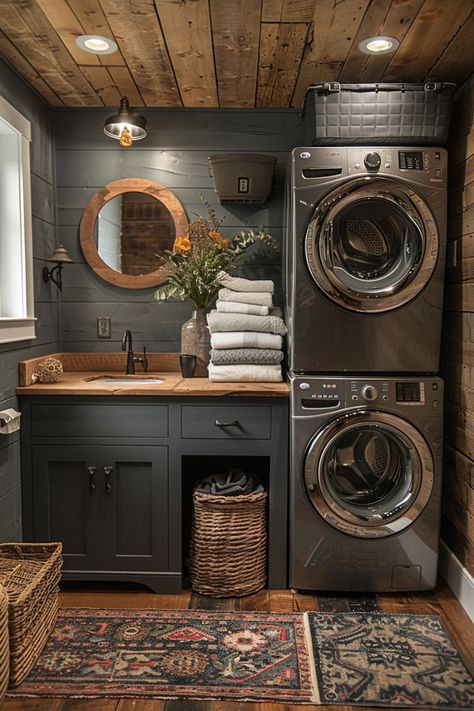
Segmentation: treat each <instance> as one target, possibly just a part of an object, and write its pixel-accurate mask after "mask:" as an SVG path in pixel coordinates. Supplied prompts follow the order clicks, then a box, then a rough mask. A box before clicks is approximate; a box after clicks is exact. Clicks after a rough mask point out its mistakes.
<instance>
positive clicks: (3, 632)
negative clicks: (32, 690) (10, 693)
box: [0, 585, 10, 704]
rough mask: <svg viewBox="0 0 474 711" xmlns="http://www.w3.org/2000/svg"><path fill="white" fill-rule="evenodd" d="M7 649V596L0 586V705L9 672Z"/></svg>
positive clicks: (8, 653)
mask: <svg viewBox="0 0 474 711" xmlns="http://www.w3.org/2000/svg"><path fill="white" fill-rule="evenodd" d="M9 660H10V651H9V647H8V595H7V591H6V590H5V588H3V587H2V586H1V585H0V704H1V703H2V701H3V699H4V698H5V693H6V690H7V686H8V675H9V670H10V664H9Z"/></svg>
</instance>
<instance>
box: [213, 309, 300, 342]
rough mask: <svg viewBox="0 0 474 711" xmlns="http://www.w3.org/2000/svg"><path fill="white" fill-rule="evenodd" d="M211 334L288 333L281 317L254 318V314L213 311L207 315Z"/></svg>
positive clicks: (282, 334) (281, 334)
mask: <svg viewBox="0 0 474 711" xmlns="http://www.w3.org/2000/svg"><path fill="white" fill-rule="evenodd" d="M207 323H208V325H209V330H210V332H211V333H216V332H217V331H261V332H264V333H279V334H280V336H284V335H285V333H286V326H285V322H284V321H283V319H282V318H280V317H279V316H254V315H253V314H225V313H224V314H223V313H219V311H211V313H210V314H207Z"/></svg>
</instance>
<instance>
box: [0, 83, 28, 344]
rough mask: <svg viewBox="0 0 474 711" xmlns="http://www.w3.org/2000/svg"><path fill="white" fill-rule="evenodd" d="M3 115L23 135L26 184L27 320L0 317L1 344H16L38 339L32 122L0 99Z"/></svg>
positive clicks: (24, 177) (23, 163)
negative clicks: (34, 272)
mask: <svg viewBox="0 0 474 711" xmlns="http://www.w3.org/2000/svg"><path fill="white" fill-rule="evenodd" d="M0 114H1V115H2V117H3V118H5V120H6V121H8V123H9V124H10V125H11V126H13V128H15V129H16V130H17V131H18V132H19V133H20V134H21V155H22V166H21V174H22V183H23V206H22V207H23V209H22V220H23V235H24V239H23V260H24V262H23V263H24V275H23V278H24V280H25V284H24V293H25V297H26V317H24V318H2V317H0V344H1V343H12V342H14V341H26V340H31V339H33V338H36V334H35V321H36V319H35V315H34V313H35V295H34V280H33V229H32V216H31V173H30V143H31V123H30V122H29V121H28V119H26V118H25V117H24V116H23V115H22V114H21V113H20V112H19V111H17V110H16V109H15V108H14V107H13V106H12V105H11V104H9V103H8V101H6V100H5V99H4V98H3V97H2V96H0Z"/></svg>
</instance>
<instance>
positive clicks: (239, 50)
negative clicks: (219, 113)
mask: <svg viewBox="0 0 474 711" xmlns="http://www.w3.org/2000/svg"><path fill="white" fill-rule="evenodd" d="M209 1H210V8H211V23H212V34H213V42H214V58H215V63H216V77H217V88H218V94H219V106H220V107H221V108H239V109H240V108H242V109H243V108H246V109H249V108H253V107H254V106H255V93H256V86H257V73H258V53H259V41H260V17H261V0H241V1H240V2H230V3H223V2H222V0H209Z"/></svg>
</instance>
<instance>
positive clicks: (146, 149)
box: [54, 109, 303, 351]
mask: <svg viewBox="0 0 474 711" xmlns="http://www.w3.org/2000/svg"><path fill="white" fill-rule="evenodd" d="M109 113H110V111H100V110H84V109H82V110H55V111H54V127H55V139H56V165H57V199H58V223H59V241H60V242H62V243H63V244H64V245H65V246H66V248H67V249H68V251H69V253H70V254H71V256H72V257H73V258H74V259H75V260H76V264H74V265H72V266H70V267H66V268H65V270H64V282H65V285H64V291H63V295H62V307H61V317H62V331H61V332H62V347H63V349H64V350H70V351H97V350H105V351H108V350H117V349H118V348H119V342H120V339H121V336H122V332H123V331H124V329H125V328H131V329H132V332H133V335H134V343H135V344H136V347H137V349H138V348H141V346H142V345H146V346H147V348H149V349H150V350H155V351H179V348H180V328H181V324H182V323H183V322H184V321H185V320H186V319H188V318H189V316H190V314H191V310H192V307H191V305H190V303H180V302H178V303H176V302H174V303H171V302H167V303H165V304H158V303H157V302H156V301H155V300H154V299H153V292H154V290H153V289H147V290H138V291H134V290H125V289H118V288H117V287H114V286H112V285H109V284H108V283H106V282H104V281H102V280H101V279H99V278H98V277H97V276H96V275H95V274H94V273H93V271H92V270H91V269H90V268H89V267H88V265H87V264H85V263H84V259H83V256H82V253H81V250H80V245H79V235H78V228H79V221H80V218H81V214H82V211H83V209H84V207H85V206H86V204H87V202H88V201H89V200H90V198H91V197H92V195H93V194H94V193H95V192H96V191H97V190H98V189H99V188H101V187H102V186H103V185H105V184H106V183H108V182H110V181H112V180H117V179H119V178H125V177H131V178H148V179H151V180H154V181H156V182H158V183H161V184H162V185H164V186H166V187H167V188H169V189H170V190H171V191H172V192H173V193H174V194H175V195H176V196H177V197H178V199H179V200H180V201H181V202H182V204H183V205H184V207H185V209H186V212H187V215H188V219H189V220H192V219H193V218H194V215H193V213H195V212H198V213H199V214H205V208H204V206H203V205H202V203H200V197H199V196H200V193H202V194H203V195H204V196H205V197H206V198H207V199H208V200H209V201H210V202H211V204H212V205H213V206H214V207H216V209H217V211H218V213H219V214H220V215H224V216H225V217H226V219H225V222H224V224H223V231H224V232H226V233H227V234H235V233H236V232H237V231H239V230H241V229H242V228H255V227H259V226H263V227H264V228H265V230H266V231H268V232H270V233H271V234H272V235H274V237H275V238H276V240H277V241H278V242H280V241H281V238H282V218H283V192H282V186H283V176H284V172H285V167H286V161H287V158H288V151H289V150H290V149H291V148H293V147H295V146H297V145H302V141H303V130H302V122H301V120H300V118H299V115H298V113H297V112H295V111H284V110H282V111H270V110H252V111H245V110H243V111H230V110H220V111H204V110H181V111H175V110H164V111H160V110H156V111H147V112H144V114H145V116H146V117H147V120H148V125H149V135H148V137H147V138H146V139H145V140H143V142H141V143H138V144H135V145H134V146H133V147H132V148H130V149H126V148H120V147H119V146H118V144H117V142H116V141H114V140H112V139H109V138H107V137H106V136H105V135H104V134H103V132H102V126H103V123H104V119H105V117H106V116H107V115H108V114H109ZM221 152H255V153H266V154H269V155H274V156H277V158H278V164H277V169H276V175H275V179H274V183H273V190H272V193H271V196H270V198H269V200H268V201H267V202H266V203H265V204H263V205H230V204H227V205H226V206H222V205H219V204H218V202H217V196H216V194H215V192H214V188H213V183H212V179H211V177H210V175H209V167H208V160H207V159H208V156H209V155H212V154H217V153H221ZM243 273H244V274H245V275H246V276H248V277H249V278H273V279H275V281H276V286H277V291H276V301H278V302H281V300H282V295H281V251H278V252H272V251H269V250H266V249H262V248H261V247H260V246H256V247H255V248H254V247H252V248H251V251H249V253H248V257H247V258H246V261H245V265H244V268H243ZM98 316H110V317H111V319H112V339H111V340H105V339H100V340H99V339H97V329H96V320H97V317H98Z"/></svg>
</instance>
